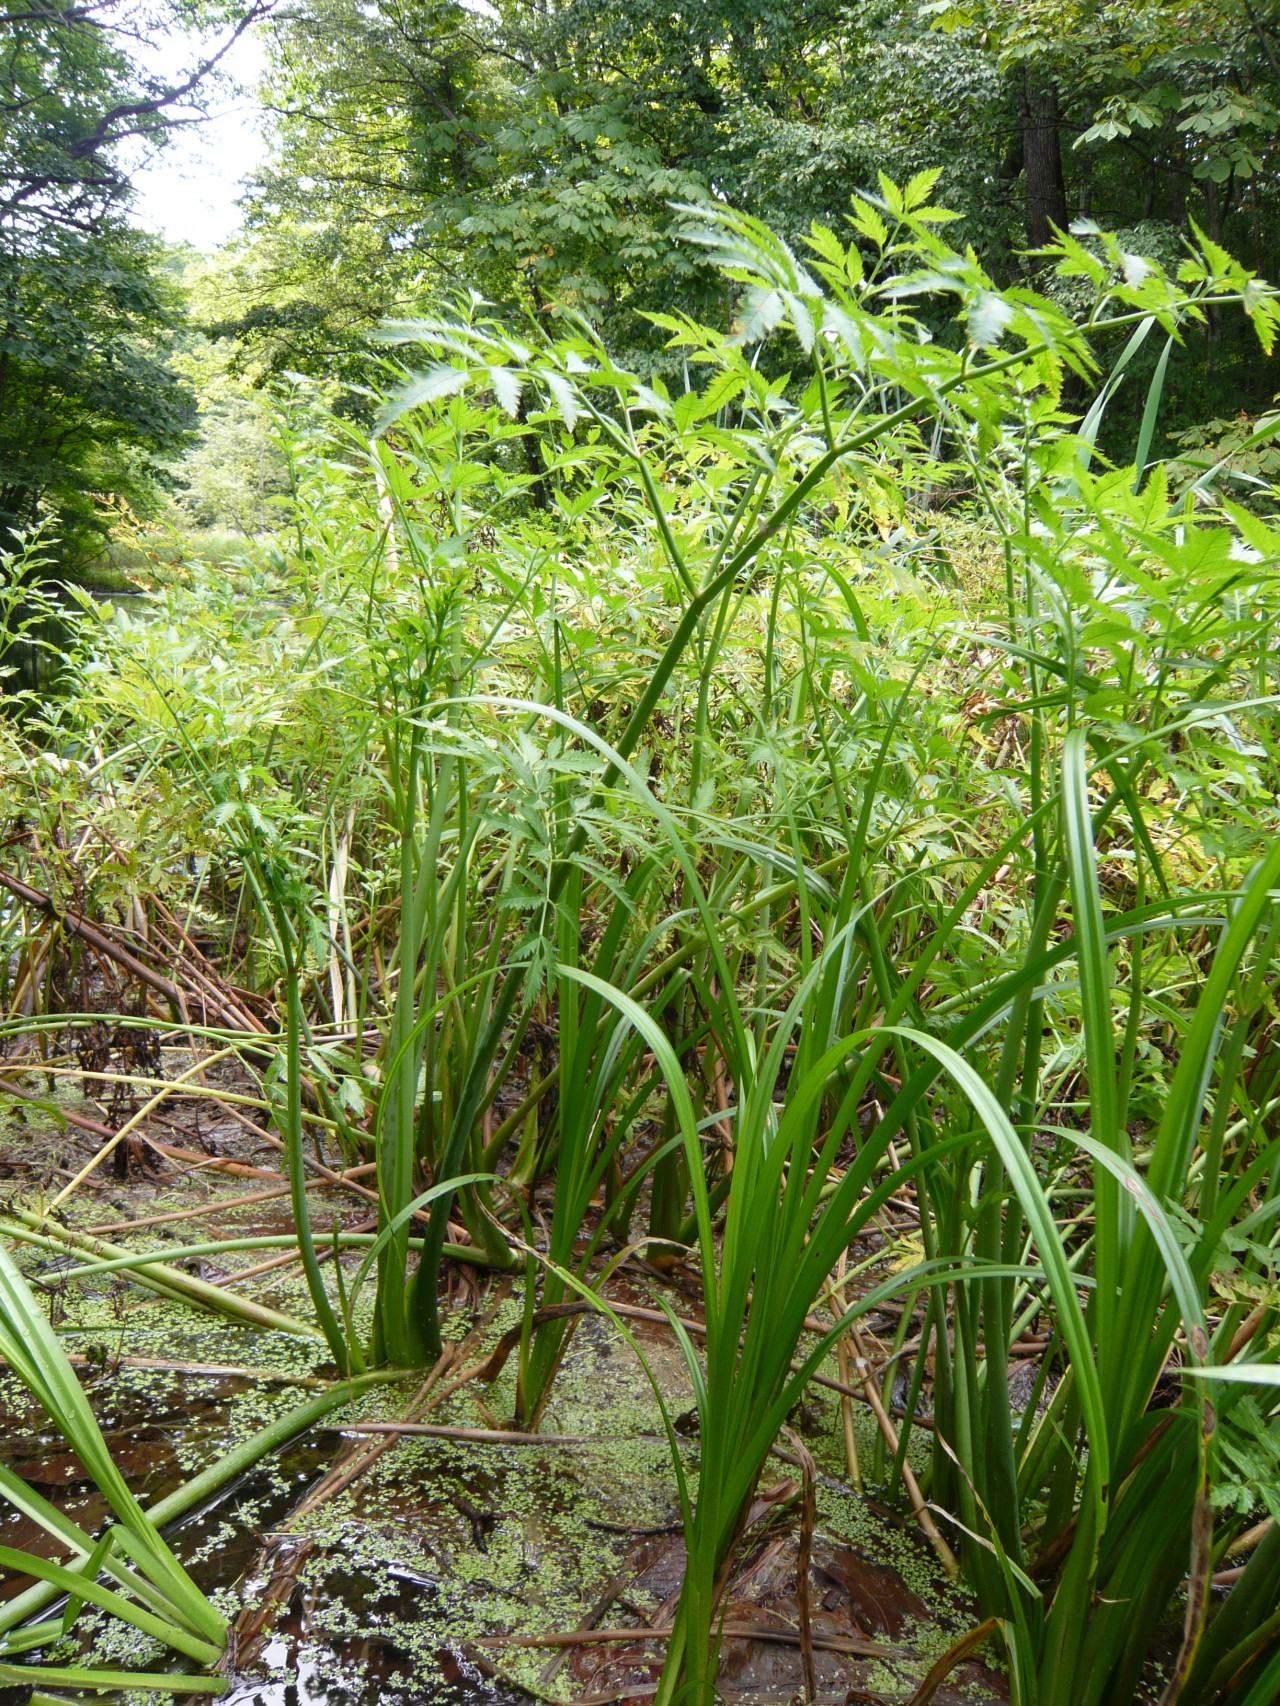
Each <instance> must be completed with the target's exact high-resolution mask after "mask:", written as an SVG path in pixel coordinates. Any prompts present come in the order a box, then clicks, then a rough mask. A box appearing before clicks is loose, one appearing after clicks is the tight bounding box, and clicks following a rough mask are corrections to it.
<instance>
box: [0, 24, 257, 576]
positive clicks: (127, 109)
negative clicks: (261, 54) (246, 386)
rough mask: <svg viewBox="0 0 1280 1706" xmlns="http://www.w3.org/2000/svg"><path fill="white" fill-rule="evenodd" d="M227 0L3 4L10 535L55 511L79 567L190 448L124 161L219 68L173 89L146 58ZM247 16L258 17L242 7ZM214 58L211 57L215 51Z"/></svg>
mask: <svg viewBox="0 0 1280 1706" xmlns="http://www.w3.org/2000/svg"><path fill="white" fill-rule="evenodd" d="M236 10H237V8H235V7H234V6H232V7H227V6H217V5H214V6H210V5H205V4H202V3H197V0H163V3H159V4H157V5H155V6H153V7H145V8H138V7H131V6H123V5H120V4H117V3H116V0H91V3H90V4H79V3H75V4H72V3H71V0H34V3H33V4H28V3H27V0H5V3H4V5H3V8H0V539H4V540H5V542H6V543H8V542H9V541H8V535H10V534H11V533H12V532H13V531H14V530H27V529H30V528H32V527H35V526H36V525H38V524H39V523H40V522H41V520H42V519H43V518H45V517H46V516H48V517H50V518H52V525H53V530H54V532H55V534H56V535H57V537H58V539H59V542H60V546H61V548H62V551H63V553H64V556H65V557H66V558H67V559H68V560H69V561H71V562H75V561H79V560H83V558H84V557H85V556H86V554H90V553H92V552H93V551H95V550H99V549H101V541H102V538H103V537H104V536H105V535H106V533H107V531H108V530H109V526H110V523H111V520H112V518H113V516H112V512H113V510H114V509H116V508H117V507H118V505H119V503H120V502H122V501H123V502H125V503H138V504H140V505H145V504H146V503H147V502H148V500H149V499H150V498H151V496H152V495H153V494H154V491H155V489H156V483H157V476H158V475H159V474H160V472H161V470H162V468H163V465H164V461H165V459H167V458H169V457H171V456H172V455H173V454H174V453H175V452H176V451H177V450H179V449H180V448H181V447H182V446H183V445H184V444H186V443H188V442H189V441H190V436H191V434H190V429H191V426H192V424H193V415H194V411H193V398H192V396H191V393H190V391H189V389H188V388H187V387H186V386H185V385H184V384H183V382H182V380H181V378H180V377H179V375H178V374H177V372H176V371H175V369H174V367H173V363H172V360H171V356H172V351H173V345H174V334H175V332H176V330H177V328H178V326H179V324H180V323H181V321H182V318H183V315H182V306H183V305H182V300H181V296H180V293H179V292H178V290H177V288H176V286H175V282H174V281H173V280H172V279H171V277H170V276H169V271H168V268H167V266H166V263H165V258H164V253H163V249H162V246H161V245H160V243H159V242H157V241H156V240H155V239H154V238H152V237H150V236H148V235H147V234H145V233H143V232H141V231H139V230H137V229H136V228H135V227H134V226H133V225H132V224H131V223H130V220H129V199H130V183H129V177H128V172H127V169H126V168H127V162H128V159H129V157H130V155H132V156H133V157H134V158H137V157H138V152H139V150H140V149H155V148H158V147H160V146H162V145H163V143H164V140H165V137H166V135H167V134H168V131H169V128H170V126H171V125H172V124H173V123H174V122H175V121H182V120H186V121H189V120H190V119H191V117H192V116H193V114H192V111H191V100H192V96H193V91H194V88H195V86H196V85H197V84H198V83H199V82H200V80H201V78H202V76H203V75H204V74H205V72H206V71H207V70H208V68H209V61H206V62H205V63H204V64H202V65H196V66H193V67H191V68H190V70H189V72H188V73H187V74H185V75H184V76H182V77H180V78H179V79H178V80H177V81H176V82H167V81H165V80H163V79H160V78H157V77H155V76H152V75H147V74H145V73H144V72H143V71H141V70H140V69H139V65H138V62H137V48H138V45H139V44H140V43H142V44H145V43H146V42H148V41H149V39H150V38H152V37H153V36H155V35H156V34H161V35H163V34H164V33H165V32H166V31H168V30H172V29H174V28H175V27H178V26H180V25H207V24H210V23H216V22H218V21H221V20H224V19H225V18H226V16H227V15H228V14H234V13H235V11H236ZM238 10H239V12H240V20H239V21H240V22H241V23H242V24H243V22H244V20H245V18H246V17H252V16H254V15H256V14H255V13H254V12H253V11H252V10H250V11H249V12H248V13H246V12H245V9H244V8H239V9H238ZM213 57H216V55H211V56H210V58H211V59H212V58H213Z"/></svg>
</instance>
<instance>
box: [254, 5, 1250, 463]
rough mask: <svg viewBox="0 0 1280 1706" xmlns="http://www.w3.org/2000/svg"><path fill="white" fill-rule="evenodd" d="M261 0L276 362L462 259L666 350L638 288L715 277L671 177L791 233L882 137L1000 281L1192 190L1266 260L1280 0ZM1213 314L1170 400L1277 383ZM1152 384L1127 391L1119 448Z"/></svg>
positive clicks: (853, 182)
mask: <svg viewBox="0 0 1280 1706" xmlns="http://www.w3.org/2000/svg"><path fill="white" fill-rule="evenodd" d="M273 28H274V35H273V39H274V43H275V48H274V60H273V66H274V69H273V72H272V77H271V85H270V89H271V95H270V98H271V102H272V105H273V109H274V112H275V114H276V119H275V136H276V153H275V157H274V161H273V164H272V166H271V168H270V170H269V171H268V172H267V173H266V175H265V176H264V178H263V181H262V183H261V184H260V186H259V188H258V191H257V194H256V198H255V200H254V203H253V209H254V212H253V218H252V222H251V230H252V240H251V241H250V242H249V243H248V244H247V245H246V246H245V247H244V249H243V251H242V254H241V257H240V259H239V262H238V265H237V273H236V278H235V289H234V292H233V296H234V297H235V298H238V301H239V304H240V308H239V312H238V313H237V314H236V316H235V317H234V318H228V319H227V320H226V321H224V326H225V328H226V329H228V330H230V329H232V328H234V329H236V330H238V331H239V332H240V334H241V335H242V336H243V337H245V338H247V339H248V342H249V347H250V348H251V349H252V350H253V351H254V352H255V355H256V358H257V360H259V361H260V362H263V363H265V364H267V365H268V366H275V367H279V368H294V367H297V366H299V365H303V366H307V367H309V368H310V369H311V370H312V371H314V372H317V373H323V374H324V375H325V376H326V377H329V378H332V377H334V376H335V375H336V374H338V373H340V372H345V373H346V374H347V375H348V376H351V377H359V376H361V375H362V373H363V372H364V371H366V370H365V369H364V368H363V364H362V362H361V360H360V352H361V351H362V349H363V347H364V340H365V339H366V338H367V336H368V334H369V333H370V332H371V331H372V330H373V328H374V326H375V325H376V323H377V321H378V320H379V319H380V318H382V317H384V316H386V315H387V314H394V313H398V312H403V311H404V310H405V309H406V308H407V307H410V306H412V304H413V303H415V302H421V300H422V299H423V297H424V295H426V296H428V297H429V296H432V295H437V294H438V293H439V292H440V291H441V289H447V290H449V291H456V290H457V289H458V288H459V287H466V288H469V289H474V290H477V291H479V292H480V293H481V294H482V295H483V296H485V297H486V298H487V299H489V300H491V301H494V302H497V303H499V304H501V305H502V306H503V308H504V310H505V311H507V312H514V313H516V314H519V315H521V316H524V317H536V316H537V315H539V314H542V313H544V312H545V311H546V310H547V309H548V307H549V306H551V305H555V306H557V307H561V308H567V309H571V310H573V311H576V312H579V313H582V314H585V315H586V316H587V317H588V318H589V319H590V320H591V322H592V324H593V325H594V326H595V327H596V329H597V330H598V331H600V332H601V333H602V335H604V336H605V337H606V339H607V340H608V342H609V344H610V347H611V348H613V349H614V350H615V351H616V352H617V354H618V355H619V357H622V356H624V355H625V357H626V359H628V360H629V361H631V362H632V364H633V365H639V366H641V367H645V366H649V367H652V366H653V364H655V363H657V364H658V365H659V366H660V367H663V370H664V371H665V372H667V373H668V375H669V376H670V374H671V368H670V358H669V357H665V358H664V356H663V355H662V353H661V347H660V342H659V341H658V340H656V339H654V338H653V337H652V336H650V335H648V334H646V333H645V331H644V329H643V322H642V321H640V320H639V319H637V317H636V313H635V311H636V310H641V311H643V310H646V309H649V310H651V309H654V308H666V309H671V308H676V307H679V308H680V309H682V310H684V311H686V312H690V313H693V314H694V315H696V316H699V317H703V318H707V317H712V315H713V311H715V312H722V311H723V308H724V302H723V299H722V298H721V299H720V300H719V301H718V302H717V300H716V293H717V290H718V288H719V287H718V285H717V282H716V280H715V279H714V277H713V276H712V275H710V274H709V273H708V272H707V270H706V268H705V267H704V266H701V265H699V264H698V262H697V260H696V258H695V257H694V256H692V255H691V254H690V253H689V252H688V251H687V250H683V249H681V248H680V247H679V246H677V245H673V244H672V242H671V241H670V236H671V233H672V232H673V230H674V228H675V215H674V214H673V213H672V210H671V204H672V203H673V202H688V201H708V200H709V201H723V202H727V203H728V204H729V205H730V206H733V207H737V208H739V209H741V210H743V211H744V212H748V213H751V214H753V215H755V216H756V217H758V218H760V219H762V220H763V221H764V222H765V223H767V224H769V225H770V226H771V228H773V229H774V230H777V231H779V232H780V233H781V234H782V235H784V236H786V237H788V238H790V239H792V240H794V239H796V238H797V237H798V236H800V235H801V234H802V233H803V232H805V231H806V230H807V229H808V226H809V222H810V220H812V219H818V220H820V221H821V222H823V223H824V224H827V225H829V226H831V228H832V229H839V228H840V225H841V221H842V220H843V218H844V217H845V214H846V210H847V207H848V202H849V197H850V196H851V195H852V194H853V193H854V192H855V191H857V190H859V189H863V188H866V187H867V186H868V185H870V184H873V183H874V181H875V173H876V171H877V170H881V169H883V170H886V171H888V172H889V173H890V174H891V175H893V176H895V177H897V178H900V179H903V180H905V178H906V177H908V176H909V175H910V174H911V173H912V172H914V171H917V170H921V169H924V168H927V167H940V168H941V171H942V178H941V182H940V193H941V195H942V196H943V198H944V199H945V201H946V204H947V205H948V207H950V208H952V209H953V210H954V211H955V212H956V213H957V214H958V215H959V216H960V224H959V226H958V229H957V237H958V239H959V241H961V242H971V243H973V244H974V246H975V248H976V250H977V252H978V254H979V256H980V257H981V258H982V260H983V261H984V263H985V264H986V265H987V266H988V267H989V268H990V270H991V271H992V272H993V274H994V275H995V276H996V277H997V278H998V279H999V280H1001V282H1004V283H1014V282H1018V281H1022V280H1033V279H1034V277H1035V276H1036V274H1037V272H1038V271H1039V270H1040V269H1039V267H1038V265H1037V263H1036V262H1035V261H1034V260H1028V259H1027V258H1025V252H1026V251H1027V250H1034V249H1037V248H1039V247H1041V246H1042V245H1043V244H1045V243H1046V242H1048V241H1049V239H1050V236H1051V234H1052V232H1053V230H1055V229H1058V230H1064V229H1065V228H1066V227H1067V225H1068V224H1069V223H1070V222H1072V221H1073V220H1086V221H1088V220H1093V221H1096V222H1097V223H1098V224H1100V225H1102V226H1104V227H1105V228H1106V229H1108V230H1115V231H1120V232H1122V233H1123V234H1124V239H1125V243H1126V246H1127V247H1128V248H1129V249H1130V250H1131V251H1132V252H1134V253H1135V254H1137V255H1140V256H1149V257H1150V258H1152V259H1154V260H1156V261H1159V262H1161V263H1163V264H1166V265H1170V264H1174V263H1176V258H1177V256H1178V254H1179V253H1180V248H1181V244H1182V242H1183V240H1184V238H1185V235H1186V233H1187V230H1188V222H1189V221H1194V222H1195V223H1196V224H1197V225H1198V226H1199V228H1200V229H1201V230H1203V231H1204V232H1205V234H1206V235H1207V236H1208V237H1209V238H1210V239H1211V240H1213V241H1215V242H1222V243H1224V244H1225V245H1226V246H1227V247H1229V248H1231V249H1232V250H1233V252H1235V253H1237V254H1239V255H1240V256H1241V258H1243V259H1245V260H1247V261H1248V263H1249V264H1250V265H1251V266H1253V267H1254V268H1255V269H1256V270H1259V271H1262V272H1263V273H1270V274H1274V273H1275V271H1276V270H1277V269H1276V265H1275V262H1276V259H1277V240H1276V232H1277V206H1276V191H1275V177H1276V163H1277V154H1276V146H1277V139H1276V127H1277V122H1278V119H1277V108H1278V107H1280V76H1278V75H1277V67H1278V65H1280V59H1278V58H1277V55H1278V53H1280V30H1278V29H1277V25H1276V16H1275V11H1274V8H1273V7H1265V6H1263V7H1254V6H1251V5H1246V4H1242V3H1240V0H1195V3H1193V4H1188V5H1185V6H1182V5H1179V6H1161V7H1145V8H1137V9H1135V8H1134V7H1132V6H1128V5H1114V6H1111V5H1104V6H1101V7H1098V6H1089V7H1083V6H1080V5H1078V4H1076V3H1075V0H1044V3H1043V4H1039V5H1036V6H1030V7H1028V6H1024V5H1013V4H1005V3H1004V0H992V3H991V4H989V5H982V4H978V5H972V6H964V5H950V4H947V5H943V4H936V5H928V6H924V7H921V8H918V9H912V8H907V9H903V8H899V7H890V6H885V5H875V4H868V5H862V6H859V7H857V8H854V9H849V8H839V7H834V6H830V5H828V4H826V3H825V0H804V3H802V4H799V5H789V6H783V5H765V6H760V5H756V4H742V5H739V4H736V3H734V4H729V5H727V6H723V7H720V8H716V9H711V10H709V9H708V8H706V7H705V6H703V5H701V4H698V5H688V6H681V5H677V6H675V7H674V8H673V7H671V6H668V5H665V4H664V5H661V6H650V5H640V6H639V7H637V6H635V5H626V6H617V5H614V4H612V3H611V0H604V3H601V4H586V3H581V4H567V5H563V6H559V7H553V8H545V7H541V6H530V5H525V4H522V3H520V0H509V3H504V4H501V5H498V6H496V7H493V8H489V7H486V8H484V9H483V10H482V11H476V10H473V9H471V8H468V7H463V6H456V5H455V6H448V5H431V6H427V5H423V4H415V3H413V0H378V3H377V4H374V5H370V6H366V5H363V4H360V5H357V4H355V0H314V3H312V4H310V5H306V6H302V7H298V8H291V9H290V10H289V11H288V12H287V13H284V14H282V15H281V16H280V18H279V19H278V20H277V21H276V23H275V25H274V27H273ZM1065 288H1066V287H1063V289H1064V290H1065ZM1066 295H1067V297H1068V298H1069V295H1070V292H1069V291H1067V292H1066ZM924 311H925V312H926V314H928V312H929V310H928V308H927V306H926V308H925V310H924ZM938 324H939V329H941V327H942V324H943V322H942V321H941V320H940V321H939V322H938ZM1194 342H1195V347H1196V355H1197V359H1196V360H1195V361H1194V362H1184V363H1183V364H1181V368H1180V371H1179V374H1178V377H1177V389H1176V391H1175V392H1174V393H1173V394H1172V395H1171V396H1170V397H1169V398H1168V400H1167V401H1168V405H1169V406H1168V409H1167V412H1166V420H1167V422H1168V423H1169V424H1170V425H1190V424H1193V423H1195V422H1197V421H1199V420H1202V419H1203V418H1205V416H1206V414H1208V415H1225V414H1227V413H1228V412H1229V411H1230V410H1232V409H1234V408H1237V407H1239V406H1241V405H1243V406H1244V407H1245V408H1246V409H1248V410H1250V411H1256V410H1258V409H1260V408H1262V407H1264V406H1265V405H1266V404H1267V403H1269V402H1270V400H1271V396H1272V394H1273V392H1274V391H1275V389H1276V386H1275V382H1274V379H1273V378H1271V377H1270V373H1269V365H1268V364H1266V363H1263V362H1260V361H1259V360H1258V357H1257V352H1256V349H1254V348H1253V347H1252V346H1251V345H1250V344H1249V342H1248V340H1247V339H1246V338H1244V337H1243V336H1242V335H1241V334H1240V332H1239V328H1238V327H1237V326H1235V325H1234V324H1233V323H1232V322H1231V321H1230V320H1229V319H1224V318H1221V317H1212V318H1211V319H1210V320H1209V321H1207V322H1206V324H1205V326H1204V327H1203V328H1202V329H1200V331H1199V332H1198V333H1197V336H1196V338H1195V340H1194ZM1151 360H1152V361H1154V356H1153V357H1152V358H1151ZM664 364H665V365H664ZM1136 372H1137V370H1135V372H1134V374H1133V375H1131V378H1132V377H1136ZM1149 372H1150V365H1148V367H1147V373H1148V374H1149ZM1130 389H1131V390H1134V391H1136V390H1137V389H1139V388H1137V387H1134V386H1132V385H1131V387H1130ZM1083 395H1084V391H1083V389H1078V390H1077V392H1076V393H1075V398H1076V400H1079V398H1081V397H1083ZM1139 408H1140V401H1137V400H1135V401H1134V402H1133V403H1132V406H1131V407H1130V408H1129V409H1125V408H1124V407H1123V406H1120V405H1116V406H1113V407H1112V409H1111V410H1110V411H1109V415H1108V420H1107V429H1106V430H1107V432H1108V435H1109V440H1114V443H1115V448H1116V449H1117V451H1118V452H1121V453H1124V452H1127V450H1128V449H1129V448H1131V446H1132V442H1133V439H1134V437H1135V436H1136V433H1137V430H1138V419H1137V416H1138V410H1139Z"/></svg>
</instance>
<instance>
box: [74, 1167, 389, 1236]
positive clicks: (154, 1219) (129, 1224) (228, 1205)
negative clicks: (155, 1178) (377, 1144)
mask: <svg viewBox="0 0 1280 1706" xmlns="http://www.w3.org/2000/svg"><path fill="white" fill-rule="evenodd" d="M376 1168H377V1162H375V1161H365V1162H362V1163H361V1165H360V1166H359V1167H348V1168H347V1169H346V1170H345V1171H344V1172H343V1174H342V1175H341V1177H342V1178H343V1179H346V1180H351V1179H355V1178H361V1177H363V1176H364V1175H365V1174H368V1173H372V1172H374V1171H375V1170H376ZM328 1182H329V1181H328V1180H327V1179H308V1180H307V1181H306V1186H305V1189H307V1190H309V1191H314V1190H316V1189H318V1188H319V1187H320V1186H321V1185H326V1184H328ZM288 1194H289V1186H288V1185H278V1186H273V1188H272V1189H271V1190H269V1191H254V1192H253V1193H252V1194H251V1195H249V1196H245V1197H225V1198H224V1197H213V1198H211V1199H210V1200H209V1201H208V1202H205V1203H201V1204H200V1205H199V1206H198V1207H196V1208H177V1209H172V1210H171V1211H170V1212H169V1213H168V1214H149V1215H147V1216H146V1217H145V1219H143V1220H116V1221H108V1222H106V1223H104V1224H103V1225H101V1226H86V1227H85V1229H84V1230H85V1231H86V1232H88V1233H90V1234H91V1235H94V1236H96V1237H109V1236H110V1235H111V1234H113V1233H117V1232H146V1231H147V1230H148V1229H149V1228H150V1227H152V1226H167V1225H169V1224H170V1223H171V1222H173V1221H175V1220H198V1219H200V1217H201V1216H202V1215H212V1214H227V1213H229V1212H230V1211H231V1210H232V1209H233V1208H256V1207H257V1205H258V1204H259V1203H264V1202H275V1201H277V1200H278V1199H279V1198H280V1197H287V1196H288Z"/></svg>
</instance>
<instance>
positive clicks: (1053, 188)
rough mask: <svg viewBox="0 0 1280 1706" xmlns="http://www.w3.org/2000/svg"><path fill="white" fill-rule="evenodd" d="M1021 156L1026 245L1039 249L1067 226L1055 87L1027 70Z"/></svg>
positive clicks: (1042, 75) (1044, 77) (1038, 73)
mask: <svg viewBox="0 0 1280 1706" xmlns="http://www.w3.org/2000/svg"><path fill="white" fill-rule="evenodd" d="M1022 157H1023V169H1024V171H1025V173H1026V178H1027V245H1028V247H1029V248H1032V249H1041V248H1043V247H1044V245H1045V244H1046V243H1049V242H1051V241H1052V240H1053V232H1054V228H1055V227H1056V228H1057V229H1058V230H1060V231H1065V230H1066V228H1067V223H1068V214H1067V187H1066V182H1065V180H1064V178H1063V174H1062V114H1061V112H1060V110H1059V107H1058V90H1057V85H1056V84H1055V83H1054V81H1053V79H1052V78H1051V77H1047V76H1045V75H1044V74H1043V73H1042V72H1038V71H1033V70H1031V69H1030V68H1028V70H1027V73H1026V77H1025V80H1024V82H1023V86H1022Z"/></svg>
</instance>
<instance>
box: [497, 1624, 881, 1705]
mask: <svg viewBox="0 0 1280 1706" xmlns="http://www.w3.org/2000/svg"><path fill="white" fill-rule="evenodd" d="M718 1633H719V1634H720V1635H721V1636H723V1637H724V1639H725V1640H729V1641H771V1642H773V1643H774V1644H775V1645H777V1646H782V1647H798V1646H800V1645H801V1638H800V1635H799V1632H798V1631H797V1630H794V1629H770V1628H768V1627H767V1626H762V1625H760V1624H757V1623H724V1624H721V1625H720V1626H719V1628H718ZM671 1634H672V1631H671V1630H670V1629H646V1628H643V1627H642V1628H639V1629H573V1630H567V1631H562V1632H559V1633H555V1632H552V1633H549V1634H546V1635H478V1636H476V1637H475V1639H474V1640H473V1641H472V1642H471V1645H472V1646H475V1647H590V1646H595V1645H596V1644H599V1645H600V1646H617V1645H619V1644H624V1645H629V1644H630V1643H631V1642H633V1641H635V1642H641V1641H669V1640H670V1639H671ZM813 1648H814V1651H815V1652H819V1653H848V1654H852V1655H856V1656H858V1657H862V1658H872V1659H891V1658H893V1657H894V1651H893V1648H892V1647H883V1646H880V1645H879V1644H878V1643H877V1642H875V1641H864V1640H862V1639H861V1638H860V1637H859V1636H857V1635H815V1636H814V1637H813ZM628 1692H630V1691H628Z"/></svg>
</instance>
